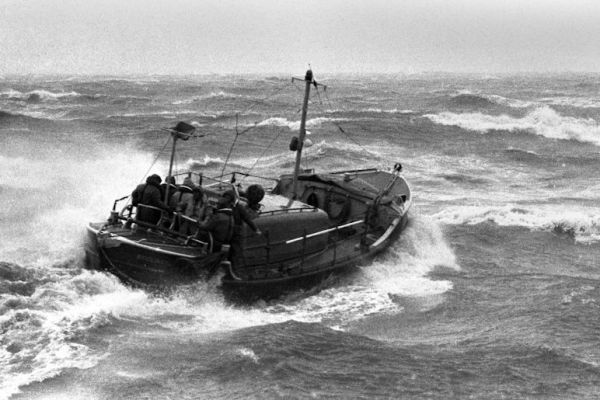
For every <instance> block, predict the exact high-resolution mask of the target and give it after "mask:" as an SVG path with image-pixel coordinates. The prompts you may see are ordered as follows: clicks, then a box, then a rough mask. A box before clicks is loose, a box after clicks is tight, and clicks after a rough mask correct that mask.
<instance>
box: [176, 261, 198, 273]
mask: <svg viewBox="0 0 600 400" xmlns="http://www.w3.org/2000/svg"><path fill="white" fill-rule="evenodd" d="M175 269H176V270H177V272H179V273H180V274H181V275H183V276H188V277H196V276H197V275H198V272H197V271H196V267H195V266H194V263H193V262H192V261H191V260H188V259H186V258H178V259H177V260H175Z"/></svg>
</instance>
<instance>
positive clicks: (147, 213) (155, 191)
mask: <svg viewBox="0 0 600 400" xmlns="http://www.w3.org/2000/svg"><path fill="white" fill-rule="evenodd" d="M160 182H161V179H160V176H158V175H156V174H154V175H150V176H149V177H148V178H146V183H142V184H140V185H138V186H137V187H136V188H135V189H134V190H133V192H132V193H131V203H132V204H133V205H134V206H135V207H138V210H137V217H136V218H137V220H138V221H140V222H146V223H148V224H153V225H156V224H157V223H158V221H159V220H160V216H161V212H160V211H158V210H155V209H152V208H149V207H139V206H138V205H139V204H145V205H148V206H153V207H157V208H161V209H163V210H168V209H169V207H168V206H167V205H166V204H165V203H164V202H163V201H162V200H161V198H160Z"/></svg>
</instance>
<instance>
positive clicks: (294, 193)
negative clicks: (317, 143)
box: [288, 69, 313, 207]
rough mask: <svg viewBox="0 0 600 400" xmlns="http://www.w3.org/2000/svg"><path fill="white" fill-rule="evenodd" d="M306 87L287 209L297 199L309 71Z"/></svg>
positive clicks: (306, 77) (309, 82)
mask: <svg viewBox="0 0 600 400" xmlns="http://www.w3.org/2000/svg"><path fill="white" fill-rule="evenodd" d="M304 82H305V84H306V87H305V89H304V102H303V103H302V118H301V120H300V134H299V137H298V149H297V150H296V166H295V167H294V181H293V186H292V197H291V198H290V201H289V203H288V207H290V206H291V205H292V203H293V202H294V200H296V198H297V197H298V193H297V191H298V174H299V172H300V161H301V159H302V147H304V137H305V136H306V114H307V112H308V99H309V97H310V85H312V84H313V73H312V71H311V70H310V69H309V70H307V71H306V76H305V77H304Z"/></svg>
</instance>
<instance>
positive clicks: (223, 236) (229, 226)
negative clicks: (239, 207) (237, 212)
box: [212, 208, 235, 243]
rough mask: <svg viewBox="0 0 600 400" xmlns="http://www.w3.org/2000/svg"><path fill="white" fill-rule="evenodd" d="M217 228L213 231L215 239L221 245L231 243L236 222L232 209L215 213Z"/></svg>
mask: <svg viewBox="0 0 600 400" xmlns="http://www.w3.org/2000/svg"><path fill="white" fill-rule="evenodd" d="M213 218H216V220H215V221H214V222H215V224H216V225H215V226H214V228H213V229H212V234H213V238H214V239H215V240H216V241H218V242H220V243H229V242H230V241H231V238H232V237H233V231H234V227H235V222H234V220H233V212H232V210H231V208H220V209H218V210H216V211H215V214H214V215H213Z"/></svg>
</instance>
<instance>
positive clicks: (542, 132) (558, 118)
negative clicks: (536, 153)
mask: <svg viewBox="0 0 600 400" xmlns="http://www.w3.org/2000/svg"><path fill="white" fill-rule="evenodd" d="M424 117H426V118H428V119H430V120H431V121H433V122H434V123H436V124H439V125H450V126H458V127H460V128H462V129H466V130H469V131H474V132H479V133H486V132H490V131H508V132H531V133H534V134H536V135H539V136H544V137H547V138H550V139H562V140H576V141H579V142H585V143H593V144H595V145H597V146H600V126H598V123H597V122H596V121H595V120H594V119H591V118H588V119H583V118H575V117H567V116H562V115H560V114H559V113H558V112H556V111H554V110H553V109H551V108H550V107H541V108H536V109H535V110H533V111H532V112H530V113H529V114H527V115H525V116H524V117H522V118H516V117H512V116H510V115H506V114H503V115H489V114H482V113H452V112H442V113H439V114H425V115H424Z"/></svg>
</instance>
